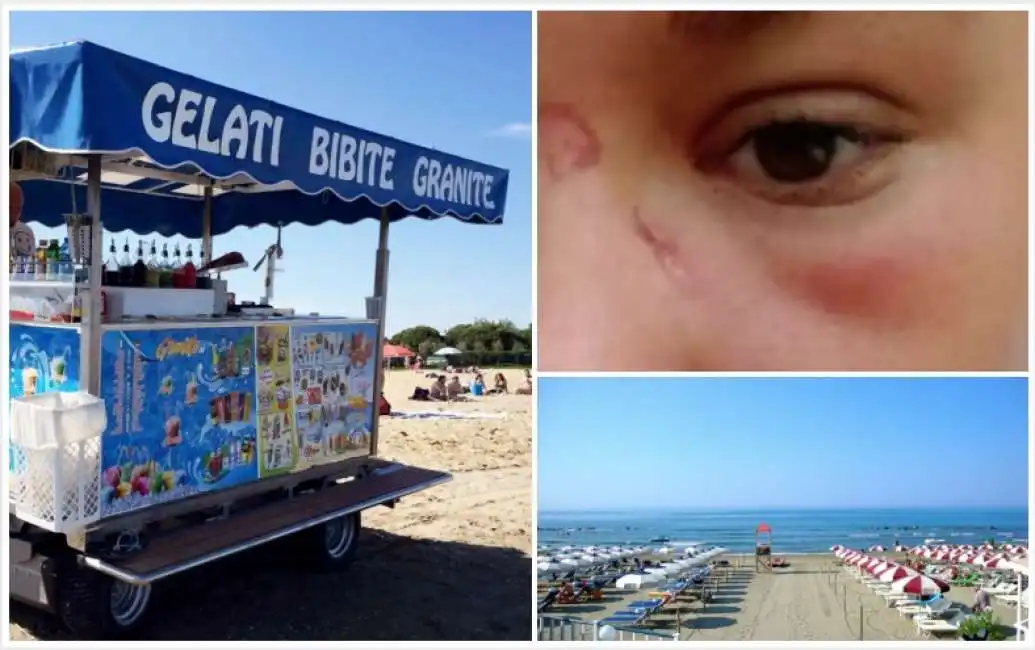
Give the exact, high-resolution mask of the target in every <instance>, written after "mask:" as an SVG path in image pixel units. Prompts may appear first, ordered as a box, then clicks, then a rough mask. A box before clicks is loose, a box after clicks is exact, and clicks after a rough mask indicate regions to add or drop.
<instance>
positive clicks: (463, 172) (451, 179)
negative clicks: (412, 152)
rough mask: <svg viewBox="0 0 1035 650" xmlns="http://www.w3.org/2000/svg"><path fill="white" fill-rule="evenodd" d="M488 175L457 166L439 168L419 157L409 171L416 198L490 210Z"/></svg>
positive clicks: (490, 198) (445, 165)
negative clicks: (411, 173) (410, 171)
mask: <svg viewBox="0 0 1035 650" xmlns="http://www.w3.org/2000/svg"><path fill="white" fill-rule="evenodd" d="M492 181H493V178H492V176H491V175H489V174H486V173H485V172H481V171H478V170H476V169H468V168H466V167H461V166H460V165H450V164H448V163H446V164H443V163H441V162H439V161H438V160H435V159H434V158H428V157H427V156H421V157H420V158H418V159H417V165H416V167H414V169H413V192H414V194H416V195H417V196H421V197H427V198H431V199H437V200H439V201H449V202H451V203H459V204H461V205H466V206H474V207H476V208H486V209H489V210H493V209H495V208H496V202H495V201H493V200H492Z"/></svg>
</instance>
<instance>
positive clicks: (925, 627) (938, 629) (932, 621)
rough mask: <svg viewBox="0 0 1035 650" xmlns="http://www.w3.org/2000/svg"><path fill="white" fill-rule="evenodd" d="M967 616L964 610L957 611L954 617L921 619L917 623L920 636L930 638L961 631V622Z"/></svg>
mask: <svg viewBox="0 0 1035 650" xmlns="http://www.w3.org/2000/svg"><path fill="white" fill-rule="evenodd" d="M965 618H966V614H964V613H963V612H956V613H955V614H954V615H953V616H952V618H949V619H941V618H928V619H921V620H919V621H917V623H916V630H917V632H918V633H919V634H920V636H922V637H924V638H930V637H933V636H945V635H949V634H955V633H957V632H959V629H960V623H962V622H963V620H964V619H965Z"/></svg>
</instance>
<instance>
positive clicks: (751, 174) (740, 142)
mask: <svg viewBox="0 0 1035 650" xmlns="http://www.w3.org/2000/svg"><path fill="white" fill-rule="evenodd" d="M882 104H884V105H882ZM900 113H901V111H900V110H899V109H897V108H895V107H892V106H890V105H887V104H886V103H883V102H881V100H878V99H876V98H869V97H861V96H859V94H853V93H847V94H846V93H806V94H804V95H802V94H791V95H783V96H776V97H772V98H763V99H761V100H758V101H752V102H750V103H748V104H747V105H744V106H736V107H734V108H733V109H731V110H729V111H727V112H726V113H725V114H723V115H720V116H719V118H718V120H717V121H715V123H714V126H709V127H708V128H707V129H706V130H705V133H704V134H703V136H702V138H700V139H699V140H697V141H695V144H694V145H693V147H692V152H691V157H692V159H693V162H694V165H695V166H696V167H697V168H698V169H699V170H700V171H702V172H704V173H705V174H707V175H709V176H712V177H715V178H716V179H718V180H719V181H721V182H723V183H725V184H728V185H730V186H732V187H734V188H736V189H738V190H742V191H744V192H747V193H748V194H749V195H751V196H753V197H755V198H758V199H761V200H763V201H767V202H770V203H776V204H780V205H787V206H794V205H798V206H802V207H822V206H834V205H844V204H847V203H853V202H855V201H859V200H862V199H864V198H866V197H867V196H870V195H872V194H874V193H876V192H877V191H879V190H880V189H882V188H883V187H884V186H886V185H887V184H888V183H890V182H892V181H893V180H894V179H895V178H896V177H897V175H898V172H899V169H898V165H897V164H896V154H897V153H899V151H900V150H901V148H902V146H903V145H904V144H906V143H907V142H908V141H909V140H910V138H911V137H912V130H911V128H910V126H909V125H908V124H907V122H908V120H907V119H905V117H904V116H903V115H901V114H900Z"/></svg>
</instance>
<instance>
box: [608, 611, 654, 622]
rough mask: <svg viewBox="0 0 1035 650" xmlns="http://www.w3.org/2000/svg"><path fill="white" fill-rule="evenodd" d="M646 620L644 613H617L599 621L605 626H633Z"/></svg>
mask: <svg viewBox="0 0 1035 650" xmlns="http://www.w3.org/2000/svg"><path fill="white" fill-rule="evenodd" d="M645 618H647V614H646V612H628V611H624V610H623V611H618V612H615V613H614V614H611V615H610V616H608V617H607V618H605V619H604V620H602V621H600V623H602V624H606V625H635V624H637V623H639V622H641V621H643V619H645Z"/></svg>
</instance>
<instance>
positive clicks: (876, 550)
mask: <svg viewBox="0 0 1035 650" xmlns="http://www.w3.org/2000/svg"><path fill="white" fill-rule="evenodd" d="M885 550H887V549H885V548H884V547H883V546H881V545H880V544H874V545H873V546H871V547H870V553H883V552H884V551H885Z"/></svg>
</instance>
